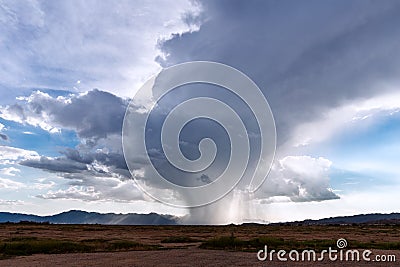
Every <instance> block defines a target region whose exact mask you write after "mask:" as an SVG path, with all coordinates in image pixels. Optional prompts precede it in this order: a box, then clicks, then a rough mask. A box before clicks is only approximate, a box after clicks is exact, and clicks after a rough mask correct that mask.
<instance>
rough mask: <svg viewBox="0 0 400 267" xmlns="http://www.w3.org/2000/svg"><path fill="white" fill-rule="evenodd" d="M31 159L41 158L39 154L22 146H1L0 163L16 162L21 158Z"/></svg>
mask: <svg viewBox="0 0 400 267" xmlns="http://www.w3.org/2000/svg"><path fill="white" fill-rule="evenodd" d="M31 159H39V154H38V153H37V152H36V151H30V150H25V149H22V148H16V147H10V146H0V164H14V163H15V162H17V161H20V160H31Z"/></svg>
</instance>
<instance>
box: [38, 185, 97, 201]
mask: <svg viewBox="0 0 400 267" xmlns="http://www.w3.org/2000/svg"><path fill="white" fill-rule="evenodd" d="M38 197H40V198H44V199H59V198H61V199H80V200H87V201H94V200H100V193H99V192H96V191H95V189H94V188H93V187H84V186H70V187H69V188H68V189H66V190H62V189H59V190H57V191H51V190H50V191H49V192H47V193H46V194H43V195H39V196H38Z"/></svg>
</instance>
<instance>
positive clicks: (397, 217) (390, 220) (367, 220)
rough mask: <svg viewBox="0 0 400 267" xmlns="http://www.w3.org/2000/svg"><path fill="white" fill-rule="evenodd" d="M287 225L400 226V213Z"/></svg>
mask: <svg viewBox="0 0 400 267" xmlns="http://www.w3.org/2000/svg"><path fill="white" fill-rule="evenodd" d="M285 224H303V225H326V224H400V213H390V214H382V213H372V214H360V215H353V216H340V217H331V218H325V219H320V220H304V221H296V222H288V223H285Z"/></svg>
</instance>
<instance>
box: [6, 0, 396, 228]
mask: <svg viewBox="0 0 400 267" xmlns="http://www.w3.org/2000/svg"><path fill="white" fill-rule="evenodd" d="M399 14H400V5H399V3H398V1H383V2H380V3H378V2H367V1H358V0H352V1H312V0H307V1H301V2H300V1H289V0H287V1H278V2H277V1H226V0H219V1H186V0H180V1H156V2H154V1H138V2H135V3H134V4H133V3H132V2H131V1H109V2H105V1H84V2H82V1H61V2H58V3H57V5H55V4H54V3H52V2H51V1H33V0H32V1H29V0H26V1H16V2H10V1H0V32H2V36H1V37H0V57H1V58H2V60H1V62H0V210H2V211H13V212H24V213H34V214H42V215H44V214H55V213H58V212H62V211H66V210H70V209H82V210H88V211H99V212H123V213H127V212H140V213H147V212H160V213H171V214H177V215H183V214H189V217H190V220H189V222H194V223H201V222H204V221H202V220H204V218H211V217H212V218H214V219H215V220H211V221H206V222H208V223H227V222H241V221H243V220H248V219H250V220H263V221H291V220H299V219H307V218H322V217H330V216H337V215H351V214H359V213H368V212H399V208H400V207H399V205H398V201H397V195H398V190H399V189H400V169H399V167H398V162H399V160H400V156H399V155H400V153H399V152H400V141H399V138H398V136H400V113H399V111H400V93H399V92H400V90H399V87H400V80H399V77H400V53H399V47H400V27H399V26H400V16H399ZM192 60H210V61H216V62H221V63H224V64H228V65H231V66H233V67H235V68H237V69H239V70H240V71H242V72H244V73H245V74H247V75H248V76H249V77H250V78H251V79H253V80H254V81H255V82H256V83H257V85H258V86H259V87H260V88H261V90H262V92H263V94H264V95H265V97H266V98H267V99H268V102H269V104H270V106H271V109H272V112H273V114H274V117H275V120H276V127H277V138H278V140H277V151H276V158H275V161H274V165H273V168H272V170H271V173H270V175H269V176H268V178H267V180H266V181H265V183H264V185H263V186H262V187H261V188H260V190H258V191H257V192H256V193H255V194H254V196H251V198H250V199H249V198H248V197H244V196H243V195H241V194H240V193H238V192H236V193H235V194H231V195H229V196H227V197H226V198H225V199H223V200H221V201H219V202H217V203H214V204H212V205H209V206H207V207H203V208H199V209H193V210H186V209H179V208H173V207H170V206H167V205H164V204H162V203H158V202H155V201H154V200H152V199H151V198H149V197H148V196H146V195H145V194H143V193H142V192H141V191H140V190H139V189H138V188H136V186H135V184H134V183H133V181H132V179H131V174H130V173H129V171H128V170H127V167H126V164H125V161H124V157H123V153H122V146H121V131H122V120H123V115H124V113H125V109H126V107H127V105H128V103H129V100H130V99H131V98H132V96H133V95H134V93H135V92H136V91H137V90H138V88H139V87H140V86H141V85H142V84H143V83H144V82H145V81H146V80H147V79H148V78H149V77H151V76H152V75H154V74H156V73H157V72H159V71H160V69H161V68H163V67H168V66H172V65H174V64H177V63H182V62H187V61H192ZM195 90H201V88H200V87H199V88H197V89H196V88H195ZM212 90H213V89H210V88H206V89H204V91H202V92H200V93H199V92H198V91H192V94H190V90H189V91H187V92H186V94H188V95H190V96H192V97H193V96H195V95H202V94H208V93H210V92H211V93H212ZM218 94H219V93H215V95H216V96H218V97H223V95H222V94H221V95H218ZM170 97H172V98H174V96H173V95H171V96H170ZM179 97H180V96H179ZM186 97H187V95H184V98H186ZM179 99H180V98H176V99H174V100H173V101H170V102H174V101H175V102H176V101H178V100H179ZM191 127H194V128H196V125H195V124H194V125H192V126H191ZM197 127H200V126H197ZM202 128H206V127H204V126H202ZM138 130H141V129H138ZM197 130H198V129H195V131H197ZM213 133H214V134H217V133H218V130H217V129H214V132H213ZM202 134H203V132H201V133H199V136H201V135H202ZM204 134H206V133H205V132H204ZM188 135H189V136H190V135H193V132H190V130H189V131H188ZM197 138H198V137H197ZM196 152H197V150H195V151H194V154H196ZM137 165H138V167H137V173H138V175H141V177H143V178H144V179H146V167H145V166H142V165H141V162H140V160H138V162H137ZM153 186H155V187H157V185H153ZM160 193H165V192H160ZM227 205H229V208H226V206H227ZM205 214H207V216H205ZM216 215H218V216H216Z"/></svg>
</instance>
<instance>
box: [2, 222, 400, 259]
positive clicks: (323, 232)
mask: <svg viewBox="0 0 400 267" xmlns="http://www.w3.org/2000/svg"><path fill="white" fill-rule="evenodd" d="M231 234H234V236H235V237H238V238H241V239H250V238H254V237H260V236H273V237H283V238H285V239H286V238H288V239H295V240H310V239H338V238H346V239H347V240H349V241H350V242H351V240H357V241H366V242H371V241H375V242H399V241H400V227H392V226H265V225H256V226H254V225H244V226H233V225H232V226H102V225H20V224H14V225H13V224H6V225H1V227H0V240H5V239H9V238H14V237H38V238H52V239H61V240H73V241H80V240H85V239H93V238H104V239H123V240H134V241H137V242H140V243H143V244H157V245H160V244H161V245H162V246H163V247H164V248H165V249H163V250H154V251H123V252H107V253H106V252H97V253H79V254H76V253H71V254H52V255H42V254H37V255H32V256H19V257H15V258H12V259H5V260H0V266H21V267H24V266H44V267H46V266H52V267H53V266H144V267H146V266H400V251H388V250H373V252H374V254H381V255H389V254H393V255H395V256H396V259H397V262H395V263H388V262H386V263H377V262H339V261H337V262H331V261H329V260H325V261H323V262H313V263H310V262H302V263H298V262H297V263H295V262H290V261H289V262H279V261H278V260H277V259H276V258H275V259H274V260H273V261H272V262H271V261H265V262H260V261H258V259H257V255H256V252H237V251H236V252H232V251H222V250H206V249H200V248H198V246H199V244H200V243H201V242H198V243H181V244H180V243H171V244H168V243H162V242H161V241H162V240H163V239H165V238H167V237H179V236H188V237H191V238H194V239H197V240H199V241H202V240H208V239H210V238H213V237H216V236H230V235H231ZM371 258H373V257H371Z"/></svg>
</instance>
